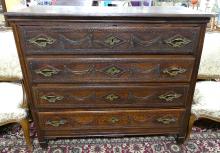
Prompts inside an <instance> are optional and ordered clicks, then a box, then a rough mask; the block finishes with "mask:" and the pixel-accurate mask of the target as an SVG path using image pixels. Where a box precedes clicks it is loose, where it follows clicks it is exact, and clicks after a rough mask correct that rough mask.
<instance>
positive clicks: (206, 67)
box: [198, 32, 220, 79]
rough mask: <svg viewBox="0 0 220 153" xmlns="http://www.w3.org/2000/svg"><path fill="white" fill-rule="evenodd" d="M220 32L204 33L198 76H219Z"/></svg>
mask: <svg viewBox="0 0 220 153" xmlns="http://www.w3.org/2000/svg"><path fill="white" fill-rule="evenodd" d="M219 40H220V33H219V32H216V33H206V35H205V40H204V46H203V52H202V57H201V62H200V66H199V73H198V78H212V79H214V78H220V43H219Z"/></svg>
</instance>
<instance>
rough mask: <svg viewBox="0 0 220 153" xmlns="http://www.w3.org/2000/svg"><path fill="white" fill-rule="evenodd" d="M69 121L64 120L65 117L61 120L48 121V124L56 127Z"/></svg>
mask: <svg viewBox="0 0 220 153" xmlns="http://www.w3.org/2000/svg"><path fill="white" fill-rule="evenodd" d="M65 123H67V120H64V119H61V120H59V121H56V120H55V121H47V122H46V124H47V125H51V126H54V127H59V126H60V125H63V124H65Z"/></svg>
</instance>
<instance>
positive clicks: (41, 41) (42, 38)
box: [29, 35, 56, 48]
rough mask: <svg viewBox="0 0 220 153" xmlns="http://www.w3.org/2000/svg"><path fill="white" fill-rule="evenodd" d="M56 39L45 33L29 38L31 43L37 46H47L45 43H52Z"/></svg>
mask: <svg viewBox="0 0 220 153" xmlns="http://www.w3.org/2000/svg"><path fill="white" fill-rule="evenodd" d="M55 41H56V39H53V38H51V37H49V36H46V35H39V36H37V37H34V38H32V39H30V40H29V42H30V43H31V44H35V45H36V46H38V47H42V48H44V47H47V45H52V44H53V43H54V42H55Z"/></svg>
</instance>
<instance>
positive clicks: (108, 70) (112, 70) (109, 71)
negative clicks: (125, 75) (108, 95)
mask: <svg viewBox="0 0 220 153" xmlns="http://www.w3.org/2000/svg"><path fill="white" fill-rule="evenodd" d="M103 71H104V73H105V74H107V75H110V76H118V75H119V74H121V73H122V72H123V70H122V69H120V68H118V67H117V66H113V65H112V66H110V67H108V68H106V69H104V70H103Z"/></svg>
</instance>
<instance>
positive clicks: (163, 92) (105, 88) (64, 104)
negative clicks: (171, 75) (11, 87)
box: [33, 84, 189, 108]
mask: <svg viewBox="0 0 220 153" xmlns="http://www.w3.org/2000/svg"><path fill="white" fill-rule="evenodd" d="M188 90H189V86H188V85H173V84H165V85H164V84H160V85H143V84H132V85H130V84H124V85H48V84H47V85H37V86H35V87H33V92H34V99H35V100H34V103H35V107H38V108H119V107H121V108H122V107H132V108H135V107H141V108H142V107H160V108H162V107H178V106H179V107H180V106H182V107H183V106H185V103H186V98H187V95H188Z"/></svg>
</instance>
